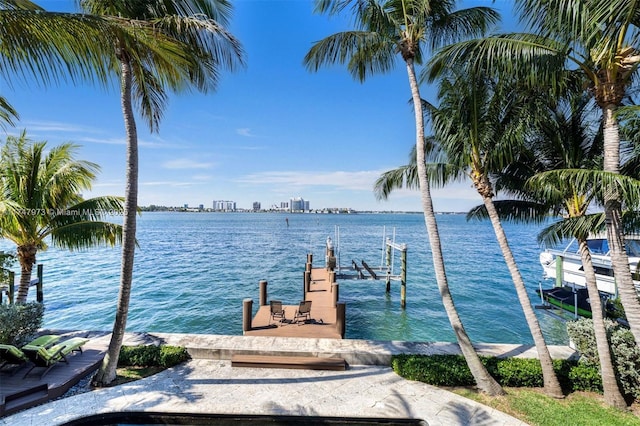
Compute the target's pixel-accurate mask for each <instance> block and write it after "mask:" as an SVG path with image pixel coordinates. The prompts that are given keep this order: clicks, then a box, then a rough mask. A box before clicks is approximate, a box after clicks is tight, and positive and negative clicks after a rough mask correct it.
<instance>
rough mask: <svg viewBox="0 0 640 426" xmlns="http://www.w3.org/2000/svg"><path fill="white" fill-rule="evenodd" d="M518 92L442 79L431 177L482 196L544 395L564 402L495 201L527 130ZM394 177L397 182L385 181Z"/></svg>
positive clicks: (468, 79) (502, 85)
mask: <svg viewBox="0 0 640 426" xmlns="http://www.w3.org/2000/svg"><path fill="white" fill-rule="evenodd" d="M518 89H519V88H518V87H517V86H516V85H515V84H513V82H511V81H506V82H505V81H502V82H495V81H493V80H491V79H489V78H487V77H486V76H483V75H479V74H474V73H467V74H458V73H456V72H455V71H450V72H449V74H448V75H447V76H445V77H442V78H441V80H440V86H439V91H438V99H439V102H440V105H439V107H435V106H433V105H431V104H429V103H427V102H425V106H426V108H427V110H428V112H429V114H430V116H431V120H432V127H433V130H434V137H433V138H434V140H435V141H436V142H437V144H438V145H439V146H438V148H439V150H440V151H442V153H443V154H441V160H440V161H441V163H440V164H439V165H438V164H437V163H436V164H431V165H430V168H431V169H433V170H434V172H433V173H429V176H430V177H431V178H432V180H433V182H434V183H435V184H444V183H447V182H449V181H451V180H452V179H458V178H459V177H460V174H465V175H466V176H467V177H468V178H469V179H470V180H471V181H472V182H473V185H474V187H475V188H476V190H477V191H478V193H479V194H480V196H481V197H482V200H483V207H484V209H485V211H486V212H488V217H489V219H490V220H491V224H492V226H493V229H494V232H495V234H496V238H497V240H498V244H499V246H500V249H501V251H502V254H503V257H504V259H505V262H506V264H507V267H508V269H509V272H510V274H511V278H512V280H513V283H514V285H515V288H516V293H517V295H518V300H519V301H520V304H521V306H522V309H523V311H524V314H525V319H526V321H527V325H528V326H529V330H530V331H531V335H532V337H533V341H534V344H535V346H536V349H537V351H538V357H539V359H540V363H541V366H542V372H543V376H544V384H545V391H546V392H547V393H548V394H549V395H551V396H554V397H558V398H561V397H563V394H562V389H561V387H560V383H559V382H558V379H557V377H556V374H555V371H554V369H553V362H552V359H551V355H550V354H549V349H548V348H547V345H546V343H545V341H544V336H543V334H542V330H541V328H540V324H539V323H538V319H537V317H536V315H535V312H534V311H533V308H532V306H531V301H530V299H529V296H528V293H527V290H526V286H525V284H524V280H523V279H522V275H521V274H520V270H519V268H518V266H517V264H516V262H515V259H514V257H513V253H512V252H511V248H510V247H509V243H508V240H507V236H506V234H505V232H504V229H503V227H502V224H501V221H500V217H499V215H498V212H497V210H496V208H495V206H494V203H493V197H494V188H493V185H492V182H491V180H490V174H491V173H493V172H494V171H496V170H500V169H502V168H504V167H505V166H506V165H507V164H509V163H510V162H511V161H512V160H513V158H515V154H516V153H517V152H518V147H519V145H521V144H522V141H523V135H524V134H525V133H526V131H527V123H528V121H527V120H526V119H525V118H526V116H527V115H526V109H525V107H527V106H528V102H526V101H524V96H523V94H522V93H520V92H519V91H518ZM527 94H528V93H527ZM418 161H419V160H418ZM435 167H439V170H436V169H435ZM407 171H408V169H405V172H404V173H405V176H410V174H409V173H407ZM397 176H398V175H397V174H396V175H395V177H394V174H393V173H392V174H389V175H386V176H383V178H384V179H382V180H379V181H378V185H379V188H381V189H383V191H386V192H388V190H390V189H392V188H394V187H398V186H402V181H400V180H397ZM390 178H391V179H395V180H393V181H391V180H389V181H387V182H385V180H387V179H390ZM385 188H386V189H385Z"/></svg>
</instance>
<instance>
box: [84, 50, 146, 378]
mask: <svg viewBox="0 0 640 426" xmlns="http://www.w3.org/2000/svg"><path fill="white" fill-rule="evenodd" d="M120 60H121V71H122V76H121V91H122V92H121V96H122V97H121V102H122V111H123V115H124V125H125V131H126V134H127V172H126V188H125V205H124V221H123V229H122V265H121V269H120V292H119V294H118V306H117V308H116V318H115V321H114V323H113V332H112V334H111V340H110V341H109V348H108V350H107V354H106V355H105V357H104V360H103V362H102V365H101V367H100V370H98V372H97V373H96V375H95V376H94V377H93V385H94V386H104V385H107V384H109V383H111V382H112V381H113V380H114V379H115V378H116V367H117V366H118V357H119V355H120V348H121V347H122V341H123V339H124V333H125V329H126V326H127V315H128V313H129V298H130V295H131V285H132V281H133V262H134V254H135V247H136V212H137V207H138V134H137V130H136V123H135V118H134V115H133V108H132V103H131V83H132V73H131V63H130V60H129V58H128V57H127V55H126V52H125V53H123V54H121V59H120Z"/></svg>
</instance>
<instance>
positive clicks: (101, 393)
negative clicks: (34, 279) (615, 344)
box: [0, 330, 575, 426]
mask: <svg viewBox="0 0 640 426" xmlns="http://www.w3.org/2000/svg"><path fill="white" fill-rule="evenodd" d="M45 332H47V333H52V334H53V333H58V334H62V333H64V331H63V330H45ZM76 333H79V334H81V335H83V336H86V337H89V338H91V339H92V343H93V344H96V345H99V344H101V343H102V344H104V345H105V347H106V344H107V343H108V339H109V335H108V334H107V333H99V332H76ZM152 343H154V344H159V343H162V344H168V345H176V346H184V347H186V348H187V349H188V350H189V353H190V354H191V356H192V357H193V359H192V360H191V361H189V362H188V363H186V364H184V365H181V366H177V367H175V368H172V369H169V370H166V371H164V372H162V373H159V374H157V375H155V376H152V377H148V378H146V379H143V380H139V381H136V382H132V383H128V384H125V385H121V386H117V387H113V388H107V389H99V390H94V391H91V392H87V393H83V394H79V395H75V396H72V397H69V398H65V399H61V400H57V401H53V402H50V403H47V404H45V405H41V406H38V407H34V408H31V409H29V410H25V411H22V412H20V413H17V414H15V415H13V416H9V417H5V418H0V426H5V425H6V426H9V425H11V426H20V425H33V426H40V425H47V426H50V425H60V424H63V423H65V422H67V421H70V420H73V419H76V418H79V417H82V416H89V415H92V414H98V413H108V412H119V411H158V412H174V413H175V412H177V413H212V414H260V415H297V416H330V417H367V418H380V417H381V418H418V419H422V420H424V421H425V422H426V424H428V425H432V426H433V425H446V426H454V425H465V426H467V425H524V424H525V423H523V422H521V421H519V420H517V419H515V418H513V417H511V416H508V415H506V414H504V413H502V412H500V411H497V410H494V409H492V408H489V407H487V406H484V405H482V404H478V403H475V402H473V401H471V400H469V399H466V398H463V397H460V396H458V395H456V394H453V393H451V392H448V391H445V390H442V389H439V388H437V387H434V386H430V385H427V384H424V383H420V382H413V381H409V380H405V379H403V378H401V377H399V376H398V375H396V374H395V373H394V372H393V370H392V369H391V368H389V367H388V365H389V361H390V358H391V355H392V354H400V353H414V354H420V353H422V354H434V353H460V350H459V348H458V345H456V344H453V343H435V342H401V341H371V340H351V339H344V340H343V339H306V338H284V337H265V336H224V335H194V334H169V333H137V334H127V336H126V338H125V344H126V345H136V344H152ZM475 346H476V349H477V350H478V352H479V353H480V354H485V355H493V356H517V357H536V351H535V349H534V348H533V347H532V346H531V345H503V344H477V345H475ZM549 349H550V351H551V355H552V357H553V358H569V357H572V356H575V352H574V351H573V350H572V349H570V348H568V347H566V346H550V347H549ZM234 353H245V354H277V355H303V354H306V355H313V356H321V357H324V356H339V357H342V358H344V359H345V360H346V361H347V362H348V363H349V369H348V370H346V371H313V370H288V369H268V368H262V369H257V368H238V367H231V363H230V361H229V359H230V358H231V355H232V354H234Z"/></svg>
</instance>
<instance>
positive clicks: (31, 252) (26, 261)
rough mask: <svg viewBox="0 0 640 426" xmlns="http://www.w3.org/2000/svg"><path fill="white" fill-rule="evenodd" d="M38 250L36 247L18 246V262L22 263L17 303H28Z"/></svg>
mask: <svg viewBox="0 0 640 426" xmlns="http://www.w3.org/2000/svg"><path fill="white" fill-rule="evenodd" d="M37 252H38V248H37V247H36V246H34V245H31V244H30V245H23V246H18V248H17V253H18V260H19V261H20V284H19V285H18V294H17V296H16V303H26V301H27V295H28V294H29V287H30V286H31V272H32V271H33V265H35V263H36V253H37Z"/></svg>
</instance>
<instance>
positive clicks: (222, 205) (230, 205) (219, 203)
mask: <svg viewBox="0 0 640 426" xmlns="http://www.w3.org/2000/svg"><path fill="white" fill-rule="evenodd" d="M213 210H215V211H217V212H234V211H236V202H235V201H225V200H214V201H213Z"/></svg>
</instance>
